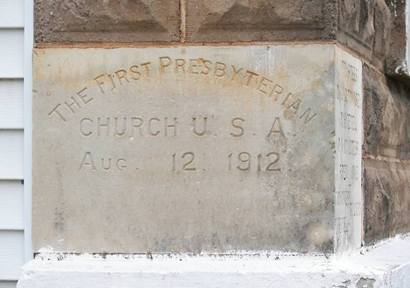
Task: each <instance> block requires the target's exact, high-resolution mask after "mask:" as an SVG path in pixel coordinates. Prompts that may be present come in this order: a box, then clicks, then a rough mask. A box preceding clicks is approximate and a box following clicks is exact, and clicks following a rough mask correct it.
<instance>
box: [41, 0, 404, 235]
mask: <svg viewBox="0 0 410 288" xmlns="http://www.w3.org/2000/svg"><path fill="white" fill-rule="evenodd" d="M35 41H36V44H37V46H39V47H41V46H46V45H52V46H59V45H66V44H70V45H71V44H82V45H87V46H93V45H97V44H98V45H107V46H111V45H113V44H114V45H121V43H122V44H124V43H132V44H138V43H157V44H164V43H179V42H187V43H189V42H191V43H192V42H195V43H198V42H199V43H202V42H204V43H231V42H252V41H254V42H267V41H288V42H290V41H314V42H319V41H323V42H334V43H339V45H340V46H341V47H346V48H347V49H349V50H350V51H351V52H352V53H354V54H357V55H359V56H360V57H361V58H362V60H363V63H364V65H363V84H364V105H363V107H364V108H363V109H364V111H363V113H364V147H363V155H364V159H363V161H364V162H363V165H364V172H363V183H364V203H365V209H364V211H365V215H364V216H365V217H364V223H365V231H364V233H365V235H364V239H365V241H366V242H367V243H369V242H372V241H374V240H377V239H382V238H384V237H387V236H392V235H394V234H396V233H400V232H408V231H410V219H409V216H408V215H409V213H410V161H409V160H410V96H409V92H410V91H409V88H407V87H406V82H407V84H408V82H409V81H410V80H409V79H407V78H406V76H404V77H403V73H402V70H403V59H404V57H405V52H404V51H405V1H395V0H369V1H365V0H360V1H359V0H310V1H306V0H285V1H283V0H255V1H245V0H218V1H200V0H135V1H120V0H104V1H90V0H89V1H87V0H58V1H52V0H36V1H35ZM404 64H405V63H404ZM404 66H405V65H404Z"/></svg>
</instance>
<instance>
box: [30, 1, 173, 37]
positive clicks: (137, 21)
mask: <svg viewBox="0 0 410 288" xmlns="http://www.w3.org/2000/svg"><path fill="white" fill-rule="evenodd" d="M179 23H180V16H179V1H178V0H134V1H119V0H104V1H91V0H57V1H54V0H36V1H35V41H36V42H135V41H140V42H141V41H176V40H178V39H179V26H180V24H179Z"/></svg>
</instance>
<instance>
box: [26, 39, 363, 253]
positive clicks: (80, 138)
mask: <svg viewBox="0 0 410 288" xmlns="http://www.w3.org/2000/svg"><path fill="white" fill-rule="evenodd" d="M335 49H338V48H337V47H335V46H334V45H326V46H323V45H304V46H284V45H278V46H265V45H259V46H252V47H243V46H240V47H239V46H238V47H232V46H219V47H198V46H196V47H195V46H185V47H178V48H158V47H157V48H152V47H150V48H122V49H90V48H88V49H39V50H37V53H36V57H34V67H35V68H34V69H35V71H36V72H35V74H34V75H35V80H34V84H35V87H34V89H35V90H36V91H37V93H35V94H34V95H33V103H34V108H33V109H34V119H33V121H34V124H33V137H34V140H33V151H34V154H33V165H34V169H33V173H34V174H33V219H34V220H33V221H34V222H33V227H34V229H33V231H34V234H33V239H34V249H35V250H36V251H37V250H38V249H40V248H41V247H44V246H47V245H50V246H52V247H54V248H55V249H56V250H60V251H77V252H81V251H87V252H104V251H109V252H113V253H115V252H124V253H136V252H141V253H142V252H146V251H151V252H169V251H171V252H172V251H174V252H201V251H205V252H225V251H232V250H236V251H237V250H248V251H249V250H251V251H255V250H264V249H266V250H284V251H299V252H312V251H320V252H333V251H334V239H335V237H339V238H340V239H341V242H344V241H350V238H351V234H352V233H353V232H352V229H353V228H352V225H353V223H352V221H351V220H350V218H349V217H350V213H351V212H350V206H349V204H351V203H352V201H355V199H353V198H350V197H347V199H346V203H344V202H342V201H340V202H339V205H338V207H339V208H343V207H342V206H343V205H345V206H346V207H345V209H343V211H346V213H347V214H346V215H345V214H343V215H340V218H343V219H344V218H346V221H344V222H343V223H342V221H339V222H340V223H339V224H340V225H338V228H337V229H338V230H337V233H336V231H335V230H336V227H335V224H334V223H335V219H334V216H335V210H334V203H335V193H334V192H335V191H334V190H335V180H334V178H335V160H334V159H335V156H334V153H335V151H334V149H335V146H334V145H331V144H330V143H329V138H331V137H334V131H335V129H337V130H338V133H337V135H338V137H340V139H342V140H343V139H344V138H342V136H343V135H347V134H344V133H346V132H345V130H343V129H348V128H347V127H345V126H343V125H344V124H342V123H341V124H340V125H341V127H339V126H338V127H336V124H335V115H336V114H335V107H334V106H335V105H342V104H335V103H344V99H346V98H345V96H346V95H344V94H343V93H342V92H343V91H344V90H342V91H339V92H338V99H339V100H338V101H339V102H336V101H335V100H334V99H335V97H336V85H335V81H336V80H335V78H336V77H335V75H336V72H335V69H338V68H336V66H337V64H336V63H335V54H336V53H335ZM306 55H309V58H308V59H307V60H306ZM343 55H344V54H343ZM343 55H340V57H342V56H343ZM338 59H339V58H338ZM343 59H344V61H345V62H346V63H347V62H349V61H351V59H350V58H348V57H345V56H343V57H342V59H340V60H343ZM302 60H303V61H302ZM339 62H343V61H339ZM339 62H338V63H339ZM66 63H74V64H75V63H78V64H79V63H81V64H84V63H87V65H70V66H69V67H68V66H67V65H66ZM355 63H356V62H354V63H353V64H355ZM346 67H348V65H347V66H346ZM346 67H343V69H344V70H343V71H344V72H343V73H339V74H338V79H339V78H340V80H339V82H338V83H339V84H340V86H343V87H344V86H346V87H350V86H347V85H348V84H349V80H348V79H344V77H346V75H347V74H348V73H349V71H350V70H349V69H348V68H346ZM277 69H278V70H277ZM277 71H278V72H280V73H276V72H277ZM318 81H322V82H320V83H322V84H320V85H319V84H318ZM358 83H359V84H360V81H358ZM340 93H341V94H340ZM343 106H348V105H347V104H346V105H345V104H343ZM359 114H360V113H359ZM356 116H357V117H356V119H360V118H361V116H360V115H356ZM204 117H206V118H207V120H206V121H207V122H206V121H205V119H204ZM175 118H177V120H175ZM175 121H176V122H175ZM175 123H176V124H175ZM205 123H207V124H206V125H207V126H206V125H205ZM193 124H195V125H193ZM175 125H177V126H175ZM175 127H177V128H175ZM206 127H207V128H206ZM205 128H206V129H205ZM332 135H333V136H332ZM348 140H350V138H349V139H348ZM339 142H340V143H342V142H343V141H342V142H341V141H339ZM343 143H344V142H343ZM338 145H339V144H338ZM337 147H338V149H337V150H338V151H336V153H351V152H352V151H350V150H345V151H344V152H343V151H342V150H343V149H346V147H341V146H337ZM347 148H348V147H347ZM353 152H356V150H355V151H353ZM358 152H360V150H359V151H358ZM239 154H240V155H239ZM267 157H268V158H267ZM279 158H280V159H279ZM337 158H338V159H344V158H345V156H344V155H340V157H339V156H337ZM247 159H249V161H250V162H248V160H247ZM258 159H259V160H258ZM278 159H279V160H278ZM258 161H259V164H258ZM247 163H250V165H249V166H248V164H247ZM279 164H280V165H279ZM57 165H60V167H61V171H62V173H63V176H62V175H58V171H57V169H56V166H57ZM352 172H353V171H352ZM349 175H350V174H349ZM358 178H359V179H360V177H358ZM342 181H343V183H342V184H343V185H347V184H348V183H351V181H353V180H352V179H349V180H348V181H346V180H342ZM349 181H350V182H349ZM342 184H341V185H340V187H339V189H338V191H339V190H345V187H342ZM62 191H64V202H60V201H61V197H60V196H59V195H60V194H61V193H62ZM59 203H63V205H64V230H61V229H58V227H55V225H54V224H55V209H53V208H52V207H55V206H56V205H57V204H59ZM289 207H291V209H289ZM343 219H341V220H343ZM345 224H346V225H345ZM349 229H350V230H349ZM61 233H63V234H64V235H61ZM345 234H346V235H345ZM335 235H337V236H335ZM359 237H360V235H359ZM60 239H64V241H59V240H60ZM289 239H292V241H290V240H289Z"/></svg>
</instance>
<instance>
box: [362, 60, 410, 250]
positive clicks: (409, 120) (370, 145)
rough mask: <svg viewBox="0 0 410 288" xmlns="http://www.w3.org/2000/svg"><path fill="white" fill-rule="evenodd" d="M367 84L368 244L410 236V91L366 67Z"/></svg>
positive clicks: (364, 78) (365, 168)
mask: <svg viewBox="0 0 410 288" xmlns="http://www.w3.org/2000/svg"><path fill="white" fill-rule="evenodd" d="M363 85H364V111H363V113H364V117H363V118H364V146H363V152H364V154H365V155H364V157H365V160H364V175H363V179H364V200H365V214H364V216H365V218H364V221H365V230H364V232H365V240H366V241H367V242H373V241H375V240H379V239H383V238H384V237H388V236H392V235H394V234H396V233H400V232H408V231H410V220H409V216H408V215H409V213H410V197H409V195H410V162H409V161H410V98H409V97H408V95H409V88H407V87H405V86H404V85H403V84H402V83H400V81H398V80H394V79H388V78H386V77H385V75H383V74H380V72H376V71H375V70H373V69H372V68H370V67H369V66H368V65H364V69H363Z"/></svg>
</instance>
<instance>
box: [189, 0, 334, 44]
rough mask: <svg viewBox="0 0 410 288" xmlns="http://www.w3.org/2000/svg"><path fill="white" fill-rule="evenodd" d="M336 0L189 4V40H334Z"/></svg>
mask: <svg viewBox="0 0 410 288" xmlns="http://www.w3.org/2000/svg"><path fill="white" fill-rule="evenodd" d="M335 2H336V1H325V0H313V1H304V0H285V1H283V0H279V1H278V0H257V1H247V0H222V1H201V0H192V1H186V5H187V7H186V14H187V20H186V32H187V40H188V41H194V42H201V41H206V42H218V41H222V42H232V41H267V40H306V39H333V38H334V35H335V28H336V20H335V19H336V18H337V17H336V16H337V15H336V8H335V7H336V3H335Z"/></svg>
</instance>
